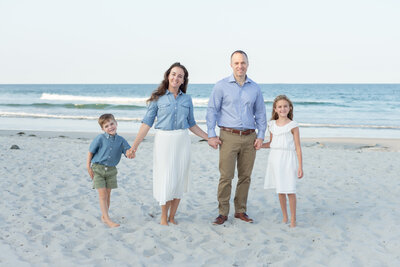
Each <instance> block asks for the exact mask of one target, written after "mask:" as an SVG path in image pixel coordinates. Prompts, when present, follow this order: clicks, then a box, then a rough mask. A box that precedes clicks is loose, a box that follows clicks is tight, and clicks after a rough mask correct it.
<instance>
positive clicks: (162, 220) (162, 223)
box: [160, 218, 168, 226]
mask: <svg viewBox="0 0 400 267" xmlns="http://www.w3.org/2000/svg"><path fill="white" fill-rule="evenodd" d="M160 224H161V225H167V226H168V222H167V219H163V218H161V222H160Z"/></svg>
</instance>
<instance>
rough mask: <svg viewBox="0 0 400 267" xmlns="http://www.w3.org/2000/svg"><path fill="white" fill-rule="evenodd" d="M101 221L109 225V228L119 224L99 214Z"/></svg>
mask: <svg viewBox="0 0 400 267" xmlns="http://www.w3.org/2000/svg"><path fill="white" fill-rule="evenodd" d="M101 221H102V222H103V223H104V224H106V225H108V226H109V227H111V228H114V227H118V226H119V224H118V223H115V222H113V221H111V220H110V219H109V220H106V219H105V218H104V216H101Z"/></svg>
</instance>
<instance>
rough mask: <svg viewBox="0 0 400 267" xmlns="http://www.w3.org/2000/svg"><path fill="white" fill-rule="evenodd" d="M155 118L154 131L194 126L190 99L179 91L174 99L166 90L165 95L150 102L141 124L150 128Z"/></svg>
mask: <svg viewBox="0 0 400 267" xmlns="http://www.w3.org/2000/svg"><path fill="white" fill-rule="evenodd" d="M156 117H157V123H156V126H155V128H156V129H161V130H167V131H170V130H178V129H187V128H191V127H193V126H195V125H196V121H195V120H194V115H193V103H192V98H191V97H190V96H189V95H187V94H184V93H182V91H179V93H178V95H177V97H176V98H175V97H174V94H172V93H171V92H170V91H168V90H167V92H166V93H165V95H163V96H160V97H159V98H158V99H157V100H156V101H152V102H150V105H149V107H148V108H147V112H146V115H145V116H144V118H143V120H142V122H143V123H145V124H147V125H149V126H150V127H152V126H153V123H154V120H155V118H156Z"/></svg>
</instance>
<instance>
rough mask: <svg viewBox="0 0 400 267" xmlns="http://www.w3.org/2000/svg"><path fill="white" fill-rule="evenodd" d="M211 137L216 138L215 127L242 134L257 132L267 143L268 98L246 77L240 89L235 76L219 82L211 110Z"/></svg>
mask: <svg viewBox="0 0 400 267" xmlns="http://www.w3.org/2000/svg"><path fill="white" fill-rule="evenodd" d="M206 119H207V129H208V137H215V136H216V133H215V125H216V124H217V125H218V126H219V127H227V128H234V129H238V130H246V129H257V130H258V133H257V138H261V139H264V136H265V130H266V127H267V118H266V114H265V104H264V97H263V95H262V93H261V89H260V87H259V86H258V84H257V83H255V82H254V81H252V80H251V79H249V78H248V77H247V76H246V81H245V82H244V84H243V86H240V85H239V84H238V83H237V82H236V80H235V77H234V76H233V74H232V75H231V76H229V77H227V78H225V79H222V80H221V81H219V82H217V83H216V84H215V86H214V89H213V91H212V93H211V96H210V100H209V101H208V108H207V116H206Z"/></svg>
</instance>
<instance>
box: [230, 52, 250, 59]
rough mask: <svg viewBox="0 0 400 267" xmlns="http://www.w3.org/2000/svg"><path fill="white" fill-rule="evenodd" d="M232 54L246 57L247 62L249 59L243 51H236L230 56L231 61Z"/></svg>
mask: <svg viewBox="0 0 400 267" xmlns="http://www.w3.org/2000/svg"><path fill="white" fill-rule="evenodd" d="M234 54H242V55H244V56H245V57H246V59H247V61H249V57H248V56H247V54H246V52H244V51H243V50H236V51H234V52H233V53H232V54H231V60H232V57H233V55H234Z"/></svg>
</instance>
